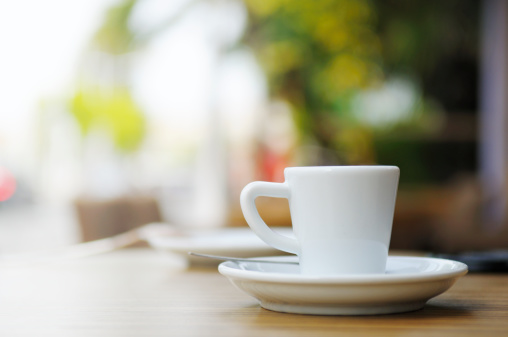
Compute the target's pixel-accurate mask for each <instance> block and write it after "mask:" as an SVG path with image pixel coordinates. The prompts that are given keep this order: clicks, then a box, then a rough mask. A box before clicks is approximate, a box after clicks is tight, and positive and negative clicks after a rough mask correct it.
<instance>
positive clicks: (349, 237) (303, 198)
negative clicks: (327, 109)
mask: <svg viewBox="0 0 508 337" xmlns="http://www.w3.org/2000/svg"><path fill="white" fill-rule="evenodd" d="M284 175H285V182H284V183H269V182H259V181H258V182H253V183H250V184H248V185H247V186H246V187H245V188H244V189H243V191H242V194H241V196H240V202H241V206H242V211H243V214H244V216H245V219H246V220H247V223H248V224H249V226H250V227H251V228H252V229H253V230H254V232H255V233H256V234H257V235H258V236H259V237H260V238H261V239H263V240H264V241H265V242H267V243H268V244H269V245H271V246H273V247H275V248H277V249H280V250H283V251H286V252H289V253H293V254H296V255H298V256H299V257H300V264H301V268H302V273H303V274H309V275H312V274H314V275H323V274H329V275H338V274H352V273H355V274H358V273H363V274H370V273H383V272H384V270H385V266H386V259H387V257H388V247H389V244H390V236H391V230H392V221H393V212H394V208H395V199H396V195H397V185H398V179H399V169H398V168H397V167H395V166H319V167H289V168H286V169H285V170H284ZM259 196H268V197H275V198H287V199H288V201H289V209H290V212H291V221H292V225H293V230H294V232H295V235H296V238H297V239H292V238H287V237H284V236H281V235H277V234H276V233H274V232H273V231H271V230H270V228H269V227H268V226H267V225H266V224H265V223H264V221H263V220H262V219H261V217H260V216H259V213H258V211H257V209H256V204H255V199H256V198H257V197H259Z"/></svg>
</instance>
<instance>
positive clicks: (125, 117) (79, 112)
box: [70, 87, 145, 152]
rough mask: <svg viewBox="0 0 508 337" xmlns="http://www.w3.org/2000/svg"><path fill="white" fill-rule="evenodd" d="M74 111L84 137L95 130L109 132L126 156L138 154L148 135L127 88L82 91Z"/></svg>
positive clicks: (141, 114)
mask: <svg viewBox="0 0 508 337" xmlns="http://www.w3.org/2000/svg"><path fill="white" fill-rule="evenodd" d="M70 111H71V113H72V115H73V116H74V117H75V118H76V120H77V121H78V124H79V126H80V128H81V132H82V134H83V135H84V136H86V135H87V134H88V133H90V131H91V130H92V129H94V128H99V129H102V130H105V131H106V132H107V133H108V134H110V135H111V136H112V139H113V141H114V144H115V146H116V147H117V148H118V149H119V150H121V151H124V152H131V151H134V150H136V148H137V147H138V146H139V144H140V143H141V141H142V140H143V137H144V135H145V119H144V117H143V113H142V112H141V110H140V109H139V108H138V106H137V105H136V103H135V102H134V101H133V99H132V97H131V95H130V93H129V91H128V90H127V89H126V88H115V89H113V90H110V91H104V90H94V89H92V88H85V87H82V88H81V89H80V90H78V91H77V92H76V94H75V95H74V97H73V98H72V100H71V102H70Z"/></svg>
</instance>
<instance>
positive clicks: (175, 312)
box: [0, 248, 508, 337]
mask: <svg viewBox="0 0 508 337" xmlns="http://www.w3.org/2000/svg"><path fill="white" fill-rule="evenodd" d="M341 335H342V336H370V335H376V336H427V337H428V336H461V337H464V336H483V335H486V336H508V275H506V274H497V275H494V274H491V275H485V274H482V275H480V274H477V275H474V274H471V275H467V276H465V277H463V278H462V279H460V280H459V281H458V282H457V283H456V284H455V285H454V286H453V287H452V289H450V290H449V291H448V292H446V293H444V294H442V295H440V296H438V297H437V298H435V299H433V300H431V301H430V302H429V303H428V304H427V306H426V307H425V308H424V309H423V310H419V311H416V312H412V313H405V314H396V315H384V316H368V317H340V316H332V317H327V316H307V315H295V314H283V313H277V312H271V311H268V310H265V309H262V308H260V307H259V305H258V304H257V302H256V300H254V299H253V298H251V297H249V296H247V295H245V294H244V293H242V292H241V291H239V290H238V289H236V288H234V287H233V286H232V285H231V284H230V283H229V281H228V280H227V279H226V278H224V277H223V276H221V275H220V274H218V272H217V271H216V269H215V268H211V269H205V268H201V269H197V268H191V269H185V268H182V267H181V265H180V264H179V263H178V262H177V261H173V260H170V259H168V258H166V257H165V256H161V255H158V254H156V253H155V252H153V251H151V250H149V249H140V248H137V249H126V250H122V251H119V252H115V253H110V254H106V255H102V256H96V257H93V258H87V259H82V260H76V261H71V262H65V263H61V264H58V265H52V266H40V267H36V268H27V269H9V270H1V271H0V336H66V337H72V336H87V337H89V336H113V337H114V336H242V337H243V336H263V337H266V336H341Z"/></svg>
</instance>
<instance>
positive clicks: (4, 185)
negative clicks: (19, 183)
mask: <svg viewBox="0 0 508 337" xmlns="http://www.w3.org/2000/svg"><path fill="white" fill-rule="evenodd" d="M14 192H16V178H14V176H13V175H12V174H11V173H10V172H9V171H8V170H7V169H5V168H3V167H0V202H1V201H6V200H8V199H9V198H10V197H12V196H13V195H14Z"/></svg>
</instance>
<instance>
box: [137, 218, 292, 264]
mask: <svg viewBox="0 0 508 337" xmlns="http://www.w3.org/2000/svg"><path fill="white" fill-rule="evenodd" d="M275 230H276V231H277V232H279V233H281V234H283V235H287V236H292V235H293V234H292V232H293V231H292V230H291V228H287V227H286V228H275ZM145 240H146V241H147V242H148V243H149V244H150V246H152V247H153V248H155V249H157V250H158V251H161V252H163V253H169V254H173V255H174V254H176V255H178V256H180V257H183V258H185V259H187V260H189V261H190V262H192V263H199V264H210V265H217V264H219V262H218V261H216V260H212V259H205V258H201V257H193V256H190V255H188V253H189V252H194V253H200V254H212V255H226V256H234V257H254V256H269V255H281V252H280V251H278V250H276V249H275V248H273V247H271V246H269V245H268V244H266V243H265V242H263V241H262V240H261V239H260V238H259V237H257V236H256V234H254V232H252V230H251V229H250V228H222V229H216V230H209V231H204V230H178V231H174V232H170V233H167V234H166V235H156V233H155V234H152V235H150V234H148V235H145Z"/></svg>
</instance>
